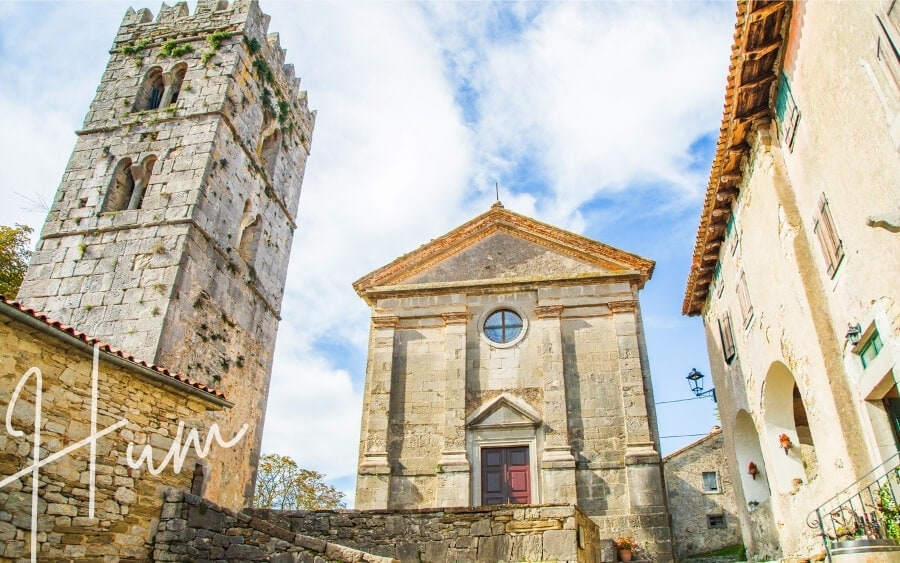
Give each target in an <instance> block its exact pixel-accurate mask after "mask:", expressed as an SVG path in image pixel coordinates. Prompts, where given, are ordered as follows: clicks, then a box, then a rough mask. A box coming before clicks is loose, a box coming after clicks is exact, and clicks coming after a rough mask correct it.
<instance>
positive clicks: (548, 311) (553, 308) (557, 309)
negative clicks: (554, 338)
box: [534, 305, 565, 319]
mask: <svg viewBox="0 0 900 563" xmlns="http://www.w3.org/2000/svg"><path fill="white" fill-rule="evenodd" d="M564 310H565V307H564V306H562V305H539V306H537V307H535V308H534V314H535V315H537V318H539V319H552V318H559V317H560V316H562V314H563V311H564Z"/></svg>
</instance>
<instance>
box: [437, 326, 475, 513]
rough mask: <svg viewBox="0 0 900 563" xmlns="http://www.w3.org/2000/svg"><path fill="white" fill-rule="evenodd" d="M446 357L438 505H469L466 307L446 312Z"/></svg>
mask: <svg viewBox="0 0 900 563" xmlns="http://www.w3.org/2000/svg"><path fill="white" fill-rule="evenodd" d="M441 316H442V317H443V319H444V342H445V358H446V361H447V365H446V368H445V371H444V373H445V379H444V436H443V438H444V446H443V448H442V450H441V457H440V460H439V461H438V466H439V468H438V490H437V498H436V501H437V504H438V506H468V505H469V481H470V478H471V467H470V465H469V459H468V457H467V455H466V421H465V411H466V326H467V323H468V321H469V314H468V313H467V312H465V311H460V312H452V313H443V314H442V315H441Z"/></svg>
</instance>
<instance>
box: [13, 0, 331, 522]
mask: <svg viewBox="0 0 900 563" xmlns="http://www.w3.org/2000/svg"><path fill="white" fill-rule="evenodd" d="M268 24H269V16H267V15H265V14H263V13H262V12H261V11H260V9H259V7H258V5H257V3H256V2H255V1H253V0H234V1H233V2H232V3H230V4H229V3H228V2H225V1H224V0H220V1H217V0H200V1H199V2H198V5H197V8H196V10H195V12H194V13H193V14H191V13H189V11H188V8H187V5H186V4H185V3H184V2H181V3H178V4H176V5H175V6H174V7H169V6H167V5H165V4H163V6H162V8H161V9H160V11H159V13H158V14H157V16H156V18H155V19H154V18H153V16H152V14H151V13H150V11H149V10H146V9H142V10H138V11H137V12H135V11H134V10H132V9H129V10H128V11H127V12H126V14H125V18H124V20H123V21H122V25H121V27H120V28H119V31H118V34H117V35H116V38H115V42H114V44H113V47H112V50H111V51H110V59H109V64H108V65H107V68H106V71H105V72H104V74H103V77H102V79H101V82H100V86H99V87H98V88H97V95H96V97H95V98H94V101H93V103H92V104H91V107H90V109H89V111H88V113H87V117H86V118H85V121H84V126H83V128H82V129H81V130H80V131H78V132H77V134H78V140H77V142H76V144H75V149H74V150H73V152H72V156H71V158H70V160H69V164H68V166H67V167H66V171H65V173H64V175H63V178H62V182H61V183H60V186H59V190H58V192H57V194H56V197H55V199H54V201H53V205H52V209H51V211H50V214H49V216H48V217H47V221H46V223H45V224H44V228H43V231H42V232H41V239H40V242H39V243H38V245H37V250H36V252H35V254H34V258H33V260H32V263H31V266H30V268H29V270H28V273H27V275H26V279H25V282H24V283H23V284H22V287H21V290H20V292H19V295H18V299H19V300H20V301H22V302H23V303H24V304H26V305H27V306H29V307H33V308H35V309H37V310H40V311H43V312H46V313H47V314H48V315H50V316H51V317H53V318H55V319H57V320H59V321H61V322H63V323H66V324H69V325H72V326H74V327H76V328H77V329H78V330H81V331H83V332H86V333H88V334H90V335H91V336H95V337H98V338H100V339H103V340H105V341H107V342H109V343H110V344H112V345H113V346H116V347H120V348H122V349H123V350H125V351H126V352H127V353H129V354H133V355H134V356H135V357H136V359H137V360H139V361H140V360H144V361H147V362H151V363H155V364H158V365H160V366H165V367H167V368H169V369H172V370H173V371H176V372H178V373H180V374H182V375H184V376H186V377H188V378H190V379H192V380H194V381H198V382H201V383H203V384H206V385H208V386H210V387H215V388H216V389H218V390H221V391H223V392H224V393H225V395H226V397H227V398H228V400H229V401H231V402H232V403H234V407H233V408H231V409H226V410H225V411H222V412H220V413H216V416H217V420H216V421H217V422H218V423H219V424H220V426H221V427H222V430H223V431H222V434H223V436H224V437H225V438H226V439H227V438H228V437H229V436H231V435H233V434H234V433H236V432H237V430H238V429H239V428H240V427H241V426H242V425H243V424H245V423H246V424H248V425H249V427H250V430H249V432H248V433H247V435H246V437H245V438H244V442H243V443H242V444H240V445H239V446H236V447H234V448H232V449H230V450H221V449H217V448H213V455H212V456H211V457H210V458H209V459H210V461H209V463H210V468H209V469H210V475H209V477H208V479H209V480H208V483H207V488H206V491H205V496H207V497H208V498H211V499H213V500H215V501H217V502H219V503H221V504H224V505H226V506H232V507H237V506H240V505H243V504H245V503H246V502H247V499H248V498H250V497H251V496H252V491H253V481H254V477H255V467H256V463H257V460H258V457H259V446H260V441H261V437H262V426H263V420H264V416H265V409H266V400H267V395H268V389H269V378H270V374H271V366H272V355H273V350H274V346H275V336H276V331H277V328H278V321H279V319H280V313H281V301H282V295H283V293H284V284H285V276H286V273H287V266H288V259H289V256H290V250H291V242H292V238H293V233H294V229H295V228H296V217H297V210H298V202H299V197H300V187H301V183H302V181H303V173H304V169H305V166H306V159H307V157H308V155H309V149H310V142H311V139H312V131H313V126H314V121H315V113H314V112H311V111H310V110H309V109H308V107H307V101H306V93H305V92H301V91H299V88H298V86H299V80H298V79H297V78H295V76H294V69H293V66H292V65H287V64H284V57H285V51H284V50H283V49H282V48H281V46H280V44H279V39H278V35H277V34H267V28H268ZM173 415H175V416H177V413H173Z"/></svg>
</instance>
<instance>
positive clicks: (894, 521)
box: [806, 453, 900, 560]
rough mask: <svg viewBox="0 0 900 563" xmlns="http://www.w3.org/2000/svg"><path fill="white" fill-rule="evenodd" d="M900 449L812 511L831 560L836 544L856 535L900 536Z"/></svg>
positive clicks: (810, 521) (814, 525) (809, 521)
mask: <svg viewBox="0 0 900 563" xmlns="http://www.w3.org/2000/svg"><path fill="white" fill-rule="evenodd" d="M898 499H900V453H898V454H895V455H894V456H892V457H891V458H890V459H888V460H887V461H885V462H884V463H882V464H881V465H879V466H878V467H876V468H875V469H873V470H872V471H870V472H869V473H867V474H866V475H865V476H863V477H862V478H861V479H860V480H859V481H857V482H856V483H853V484H852V485H850V486H849V487H847V488H846V489H844V490H843V491H841V492H839V493H838V494H836V495H835V496H834V497H832V498H831V499H829V500H828V501H827V502H825V503H823V504H822V505H821V506H819V508H817V509H816V510H814V511H813V512H811V513H810V514H809V517H808V518H807V520H806V523H807V525H808V526H809V527H810V528H818V529H819V532H820V534H821V536H822V540H823V541H824V542H825V551H826V552H827V554H828V558H829V560H831V550H832V544H833V543H834V542H837V541H848V540H853V539H863V538H866V539H892V540H898V539H900V503H898Z"/></svg>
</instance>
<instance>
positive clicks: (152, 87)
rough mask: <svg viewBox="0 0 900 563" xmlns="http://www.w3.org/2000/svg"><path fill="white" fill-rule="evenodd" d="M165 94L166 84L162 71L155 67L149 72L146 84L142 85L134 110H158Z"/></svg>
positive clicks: (145, 80) (145, 79)
mask: <svg viewBox="0 0 900 563" xmlns="http://www.w3.org/2000/svg"><path fill="white" fill-rule="evenodd" d="M164 92H165V83H164V82H163V73H162V69H161V68H159V67H158V66H155V67H153V68H151V69H150V70H149V71H147V74H146V76H145V77H144V83H143V84H142V85H141V89H140V93H139V94H138V97H137V99H136V100H135V104H134V109H135V110H136V111H141V110H149V109H157V108H158V107H159V105H160V103H161V102H162V98H163V93H164Z"/></svg>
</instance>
